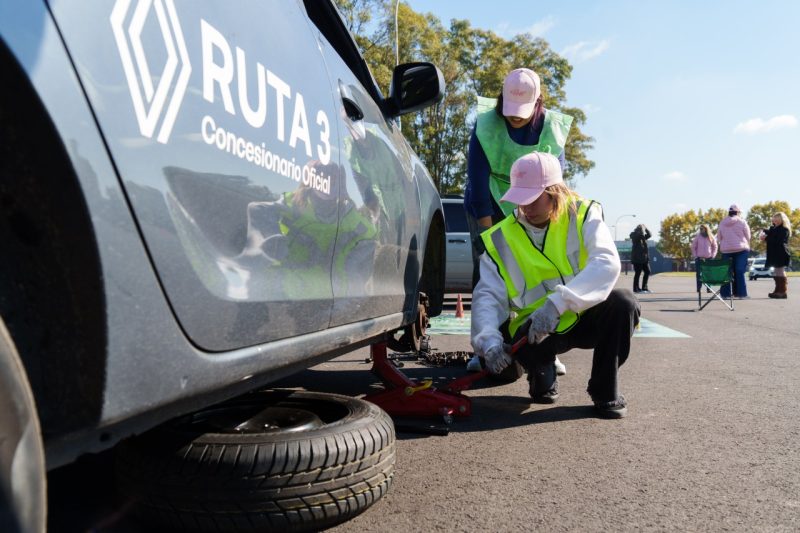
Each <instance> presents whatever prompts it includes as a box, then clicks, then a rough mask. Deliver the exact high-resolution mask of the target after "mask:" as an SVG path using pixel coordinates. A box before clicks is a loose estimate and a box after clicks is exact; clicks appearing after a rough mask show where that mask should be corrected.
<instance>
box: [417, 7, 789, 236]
mask: <svg viewBox="0 0 800 533" xmlns="http://www.w3.org/2000/svg"><path fill="white" fill-rule="evenodd" d="M403 1H404V2H406V3H408V5H410V6H411V7H412V9H414V11H417V12H422V13H433V14H434V15H436V16H437V17H439V19H441V20H442V22H443V23H444V24H445V25H447V24H449V21H450V20H451V19H454V18H456V19H467V20H469V21H470V23H471V25H472V26H473V27H478V28H482V29H487V30H492V31H494V32H496V33H498V34H499V35H501V36H502V37H504V38H506V39H510V38H512V37H513V36H514V35H516V34H519V33H524V32H529V33H531V34H532V35H534V36H536V37H541V38H543V39H545V40H546V41H547V42H548V43H549V45H550V47H551V48H552V49H553V50H554V51H556V52H557V53H559V54H561V55H562V56H564V57H566V58H567V59H568V60H569V62H570V64H571V65H572V66H573V71H572V77H571V79H570V80H569V81H568V82H567V84H566V94H567V102H566V104H567V105H568V106H570V107H579V108H581V109H583V110H584V111H585V112H586V115H587V122H586V123H585V124H584V125H583V126H582V127H581V129H582V131H583V132H584V133H585V134H587V135H590V136H592V137H594V139H595V142H594V149H593V150H591V151H589V153H588V157H589V158H590V159H591V160H593V161H594V162H595V163H596V166H595V168H594V169H592V170H591V172H589V174H588V175H587V176H586V177H581V178H578V180H577V182H576V184H575V188H576V189H577V191H578V192H579V193H580V194H581V195H583V196H585V197H587V198H591V199H593V200H596V201H599V202H600V203H601V204H603V208H604V211H605V219H606V222H607V224H608V225H609V226H612V227H611V230H612V232H615V234H616V236H617V238H619V239H623V238H624V237H627V235H628V233H630V232H631V231H632V229H633V228H634V227H635V225H636V224H641V223H643V224H645V225H646V226H647V227H648V228H650V230H651V232H652V233H653V236H654V240H657V238H658V232H659V229H660V227H661V220H662V219H663V218H665V217H666V216H668V215H670V214H673V213H683V212H685V211H688V210H689V209H695V210H697V209H703V210H706V209H708V208H711V207H720V208H724V209H727V208H728V206H730V205H731V204H733V203H736V204H738V205H739V207H740V208H741V209H742V211H743V212H744V213H746V212H747V211H748V210H749V209H750V207H751V206H752V205H754V204H761V203H766V202H769V201H773V200H784V201H787V202H788V203H789V205H790V206H791V207H792V208H800V184H798V181H800V158H798V159H795V157H797V156H800V31H799V30H798V24H800V2H795V1H792V0H785V1H775V0H767V1H762V2H752V1H751V2H744V1H740V0H732V1H723V0H715V1H697V0H695V1H687V0H669V1H667V0H662V1H654V0H652V1H641V0H583V1H579V0H573V1H568V2H536V1H535V0H493V1H491V2H486V1H477V0H459V1H456V0H438V1H437V0H403ZM519 66H520V67H522V66H526V65H519ZM630 215H636V216H635V217H633V216H630Z"/></svg>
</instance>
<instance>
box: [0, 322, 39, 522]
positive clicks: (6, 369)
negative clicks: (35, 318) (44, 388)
mask: <svg viewBox="0 0 800 533" xmlns="http://www.w3.org/2000/svg"><path fill="white" fill-rule="evenodd" d="M46 472H47V470H46V468H45V462H44V445H43V443H42V432H41V428H40V427H39V417H38V415H37V413H36V404H35V403H34V399H33V392H32V391H31V386H30V383H28V378H27V375H26V373H25V369H24V368H23V366H22V362H21V361H20V358H19V355H18V354H17V350H16V348H15V346H14V342H13V341H12V339H11V336H10V335H9V333H8V330H6V327H5V324H4V323H3V321H2V319H0V531H11V532H16V531H24V532H26V533H27V532H41V531H44V530H45V523H46V518H47V494H46V490H45V486H46V482H45V479H46Z"/></svg>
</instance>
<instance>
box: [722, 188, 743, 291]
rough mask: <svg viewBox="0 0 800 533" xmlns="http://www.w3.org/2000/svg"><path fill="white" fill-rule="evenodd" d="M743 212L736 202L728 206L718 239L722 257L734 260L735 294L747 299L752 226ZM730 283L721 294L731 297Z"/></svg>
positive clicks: (723, 287) (723, 288) (724, 286)
mask: <svg viewBox="0 0 800 533" xmlns="http://www.w3.org/2000/svg"><path fill="white" fill-rule="evenodd" d="M741 212H742V210H741V209H739V206H738V205H736V204H733V205H731V206H730V207H729V208H728V216H727V217H725V218H723V219H722V222H720V223H719V230H718V231H717V240H718V241H719V251H720V252H722V258H723V259H727V258H730V259H731V260H732V261H733V295H734V296H736V297H737V298H741V299H747V298H749V296H747V285H746V284H745V281H744V274H745V272H746V271H747V256H748V255H750V226H748V225H747V221H746V220H745V219H743V218H742V217H741V216H740V213H741ZM730 295H731V294H730V285H723V286H722V289H721V290H720V296H722V297H723V298H728V297H730Z"/></svg>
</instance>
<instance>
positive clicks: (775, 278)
mask: <svg viewBox="0 0 800 533" xmlns="http://www.w3.org/2000/svg"><path fill="white" fill-rule="evenodd" d="M772 281H774V282H775V290H774V291H772V292H770V293H768V294H767V296H769V297H770V298H777V296H775V295H776V294H778V278H777V277H776V276H773V277H772Z"/></svg>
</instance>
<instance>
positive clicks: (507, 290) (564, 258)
mask: <svg viewBox="0 0 800 533" xmlns="http://www.w3.org/2000/svg"><path fill="white" fill-rule="evenodd" d="M510 178H511V180H510V181H511V183H510V188H509V189H508V190H507V191H506V193H505V194H504V195H503V196H502V200H503V201H507V202H509V203H511V204H512V205H514V206H515V208H514V209H513V210H512V211H511V212H510V213H509V214H508V215H507V216H506V217H505V218H504V219H503V220H502V221H500V222H499V223H497V224H495V225H493V226H492V227H491V228H489V229H488V230H487V231H484V232H483V233H482V234H481V238H482V240H483V244H484V247H485V249H486V251H485V252H484V253H483V254H482V255H481V257H480V270H481V272H480V281H479V282H478V285H477V286H476V287H475V290H474V291H473V295H472V339H471V340H472V346H473V348H474V349H475V352H476V353H477V354H478V355H479V356H481V357H483V359H484V362H485V365H486V367H487V368H488V369H489V370H490V371H491V372H493V373H499V372H502V371H503V370H504V369H505V368H506V367H508V366H509V365H510V364H511V363H512V361H513V359H512V357H511V356H510V355H509V347H508V343H509V342H511V341H512V340H513V339H517V338H521V337H522V336H527V338H528V344H527V345H525V347H523V348H522V349H520V350H519V351H517V353H516V359H517V360H518V361H519V362H520V363H521V364H523V365H524V366H525V367H526V368H527V370H528V380H529V382H530V386H529V394H530V396H531V398H532V400H533V401H534V402H536V403H554V402H555V401H556V400H557V399H558V378H557V376H556V369H555V358H556V355H558V354H561V353H564V352H566V351H568V350H571V349H572V348H594V356H593V359H592V372H591V377H590V379H589V385H588V388H587V392H588V393H589V396H590V397H591V399H592V401H593V403H594V406H595V409H596V411H597V413H598V414H599V415H600V416H602V417H606V418H622V417H624V416H625V415H626V414H627V407H626V405H627V404H626V401H625V398H624V397H623V395H622V394H621V393H620V392H619V388H618V383H617V370H618V368H619V367H621V366H622V365H623V363H625V361H626V360H627V359H628V354H629V352H630V339H631V337H632V336H633V332H634V329H635V327H636V325H637V324H638V323H639V315H640V310H639V304H638V302H637V300H636V298H635V297H634V295H633V293H632V292H631V291H629V290H627V289H615V288H614V284H615V283H616V281H617V278H618V277H619V273H620V260H619V255H618V254H617V249H616V246H615V245H614V239H613V238H612V236H611V232H610V230H609V229H608V226H606V224H605V222H604V221H603V212H602V208H601V207H600V204H598V203H596V202H594V201H591V200H587V199H584V198H581V197H580V196H578V195H577V194H576V193H575V192H573V191H572V190H570V189H569V188H568V187H567V186H566V185H565V184H564V181H563V178H562V173H561V166H560V164H559V162H558V159H557V158H556V157H555V156H554V155H551V154H548V153H540V152H533V153H530V154H528V155H524V156H522V157H521V158H519V159H518V160H517V161H516V162H515V163H514V164H513V165H512V166H511V169H510Z"/></svg>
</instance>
